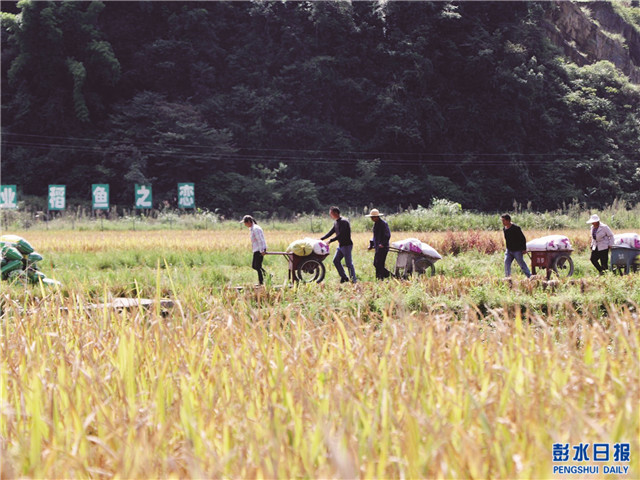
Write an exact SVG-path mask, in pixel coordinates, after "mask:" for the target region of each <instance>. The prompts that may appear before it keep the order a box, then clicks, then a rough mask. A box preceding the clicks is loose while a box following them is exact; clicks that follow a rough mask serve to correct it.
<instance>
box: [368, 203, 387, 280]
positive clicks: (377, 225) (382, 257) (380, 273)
mask: <svg viewBox="0 0 640 480" xmlns="http://www.w3.org/2000/svg"><path fill="white" fill-rule="evenodd" d="M366 216H367V217H369V218H371V220H373V240H371V243H370V245H369V249H372V248H374V249H375V251H376V253H375V255H374V257H373V266H374V267H375V268H376V278H377V279H378V280H384V279H385V278H389V276H390V275H391V272H389V270H387V269H386V267H385V266H384V264H385V263H386V261H387V254H388V253H389V240H390V239H391V230H389V224H388V223H387V222H385V221H384V220H383V219H382V218H380V217H383V216H384V213H380V212H379V211H378V209H377V208H374V209H372V210H371V211H370V212H369V215H366Z"/></svg>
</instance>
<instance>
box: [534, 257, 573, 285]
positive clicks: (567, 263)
mask: <svg viewBox="0 0 640 480" xmlns="http://www.w3.org/2000/svg"><path fill="white" fill-rule="evenodd" d="M571 252H573V250H544V251H535V250H534V251H529V252H527V253H528V254H529V255H530V256H531V273H532V274H534V275H535V274H536V269H537V268H539V269H542V268H545V269H546V270H547V280H549V279H550V278H551V275H552V274H556V275H557V276H558V277H560V278H565V277H570V276H571V275H573V260H572V259H571Z"/></svg>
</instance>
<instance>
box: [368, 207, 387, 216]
mask: <svg viewBox="0 0 640 480" xmlns="http://www.w3.org/2000/svg"><path fill="white" fill-rule="evenodd" d="M365 217H384V213H380V212H379V211H378V209H377V208H374V209H372V210H371V211H370V212H369V215H365Z"/></svg>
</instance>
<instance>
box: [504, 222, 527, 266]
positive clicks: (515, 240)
mask: <svg viewBox="0 0 640 480" xmlns="http://www.w3.org/2000/svg"><path fill="white" fill-rule="evenodd" d="M500 218H501V219H502V225H503V226H504V228H503V229H502V232H503V233H504V240H505V243H506V245H507V251H506V252H505V253H504V276H505V277H510V276H511V264H512V263H513V259H515V260H516V262H518V265H520V268H521V269H522V271H523V272H524V274H525V275H526V276H527V278H531V272H530V271H529V267H528V266H527V264H526V263H525V261H524V258H523V255H524V252H525V251H526V250H527V239H526V238H525V236H524V233H522V229H521V228H520V227H519V226H518V225H516V224H515V223H511V215H509V214H508V213H505V214H504V215H502V216H501V217H500Z"/></svg>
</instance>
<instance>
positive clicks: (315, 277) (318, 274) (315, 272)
mask: <svg viewBox="0 0 640 480" xmlns="http://www.w3.org/2000/svg"><path fill="white" fill-rule="evenodd" d="M296 274H297V276H298V280H300V281H301V282H302V283H313V282H315V283H320V282H321V281H322V280H324V274H325V268H324V264H323V263H322V262H321V261H319V260H316V259H314V258H310V259H309V260H305V261H304V262H302V263H301V264H300V265H299V266H298V271H297V272H296Z"/></svg>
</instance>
